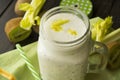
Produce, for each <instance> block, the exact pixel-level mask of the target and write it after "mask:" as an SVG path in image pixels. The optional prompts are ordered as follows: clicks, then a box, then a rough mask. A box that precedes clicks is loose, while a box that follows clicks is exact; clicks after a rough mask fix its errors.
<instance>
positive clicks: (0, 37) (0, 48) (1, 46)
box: [0, 0, 16, 53]
mask: <svg viewBox="0 0 120 80" xmlns="http://www.w3.org/2000/svg"><path fill="white" fill-rule="evenodd" d="M6 2H7V1H6ZM15 2H16V0H14V1H13V2H12V3H11V4H10V5H9V7H8V8H7V9H6V11H5V12H4V14H3V15H2V16H1V18H0V53H3V52H6V51H9V50H11V49H13V48H14V44H13V43H10V42H9V40H8V38H7V37H6V34H5V32H4V27H5V23H6V22H7V21H8V20H9V19H11V18H13V17H16V14H15V13H14V5H15Z"/></svg>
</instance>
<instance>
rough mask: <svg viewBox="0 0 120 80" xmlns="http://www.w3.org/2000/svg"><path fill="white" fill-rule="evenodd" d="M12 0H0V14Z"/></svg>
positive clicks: (0, 14)
mask: <svg viewBox="0 0 120 80" xmlns="http://www.w3.org/2000/svg"><path fill="white" fill-rule="evenodd" d="M12 1H13V0H0V16H2V14H3V13H4V12H5V10H6V8H7V7H8V6H9V5H10V3H11V2H12Z"/></svg>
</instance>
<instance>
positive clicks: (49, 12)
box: [39, 6, 90, 45]
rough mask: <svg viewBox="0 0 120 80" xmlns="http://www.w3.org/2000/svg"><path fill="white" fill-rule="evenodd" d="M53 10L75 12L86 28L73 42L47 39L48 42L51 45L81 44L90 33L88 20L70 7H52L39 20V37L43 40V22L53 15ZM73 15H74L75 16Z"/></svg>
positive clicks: (79, 11) (77, 10)
mask: <svg viewBox="0 0 120 80" xmlns="http://www.w3.org/2000/svg"><path fill="white" fill-rule="evenodd" d="M55 10H69V11H70V10H71V11H72V10H73V11H76V12H77V13H78V14H80V15H81V16H82V18H83V19H84V20H85V22H86V23H84V24H85V25H86V26H87V27H86V32H85V33H84V34H83V35H82V36H81V37H79V38H77V39H75V40H73V41H68V42H61V41H56V40H52V39H48V38H47V40H49V41H50V42H53V43H56V44H66V45H68V44H71V43H75V42H82V41H83V40H84V39H85V37H86V35H87V34H88V33H89V32H90V23H89V19H88V17H87V15H85V14H84V13H83V12H82V11H81V10H79V9H77V8H73V7H70V6H59V7H54V8H52V9H50V10H48V11H47V12H46V13H45V14H44V15H43V16H42V18H41V23H40V30H39V31H40V33H39V34H40V37H42V38H44V35H45V34H44V26H43V25H44V22H45V19H46V16H48V17H49V16H50V15H52V14H54V13H55ZM77 13H75V14H77ZM41 34H42V35H41Z"/></svg>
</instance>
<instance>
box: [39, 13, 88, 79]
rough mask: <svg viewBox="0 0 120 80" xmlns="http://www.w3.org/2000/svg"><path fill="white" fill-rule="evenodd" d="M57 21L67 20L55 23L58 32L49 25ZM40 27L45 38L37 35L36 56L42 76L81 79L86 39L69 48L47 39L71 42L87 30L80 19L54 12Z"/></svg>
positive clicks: (84, 67)
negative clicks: (59, 23)
mask: <svg viewBox="0 0 120 80" xmlns="http://www.w3.org/2000/svg"><path fill="white" fill-rule="evenodd" d="M59 20H63V21H64V20H68V21H67V22H66V23H64V24H62V25H57V26H58V27H59V28H60V30H59V29H58V28H57V29H58V31H55V30H54V29H53V28H51V26H52V25H53V23H56V22H55V21H59ZM53 26H54V25H53ZM43 27H44V33H43V34H44V36H46V37H45V39H44V38H43V37H39V41H38V58H39V64H40V72H41V77H42V79H43V80H84V76H85V73H86V71H87V63H88V54H89V51H90V46H88V45H89V41H88V40H87V39H85V40H84V41H82V42H81V43H79V44H77V45H74V46H69V47H66V46H64V44H63V46H59V45H57V44H54V43H52V42H51V40H52V41H58V42H71V41H75V40H77V39H79V38H80V37H82V36H83V35H84V34H85V32H86V30H87V27H86V25H85V24H84V22H83V21H82V20H81V19H80V18H79V17H78V16H76V15H74V14H71V13H58V14H56V15H53V16H52V17H50V18H49V19H48V20H47V21H46V22H45V23H44V26H43ZM55 27H56V26H55ZM61 28H62V29H61ZM40 35H42V34H40Z"/></svg>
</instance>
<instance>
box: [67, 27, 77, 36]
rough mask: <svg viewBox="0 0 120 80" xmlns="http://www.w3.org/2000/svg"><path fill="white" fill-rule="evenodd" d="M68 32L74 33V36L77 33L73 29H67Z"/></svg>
mask: <svg viewBox="0 0 120 80" xmlns="http://www.w3.org/2000/svg"><path fill="white" fill-rule="evenodd" d="M68 33H69V34H71V35H74V36H76V35H77V32H76V31H75V30H72V29H69V30H68Z"/></svg>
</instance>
